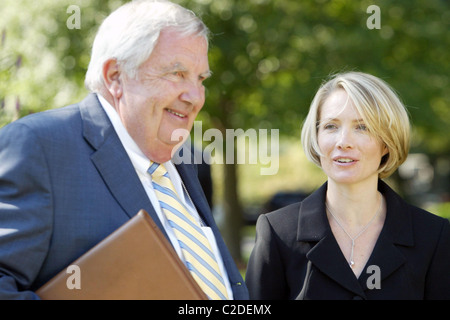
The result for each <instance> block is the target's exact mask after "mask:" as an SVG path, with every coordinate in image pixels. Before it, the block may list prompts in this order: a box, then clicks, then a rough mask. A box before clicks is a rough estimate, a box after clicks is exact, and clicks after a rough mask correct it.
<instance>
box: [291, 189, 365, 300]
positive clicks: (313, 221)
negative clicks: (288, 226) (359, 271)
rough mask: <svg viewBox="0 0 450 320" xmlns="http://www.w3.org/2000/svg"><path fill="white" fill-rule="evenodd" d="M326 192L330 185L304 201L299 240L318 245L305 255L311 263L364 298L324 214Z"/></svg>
mask: <svg viewBox="0 0 450 320" xmlns="http://www.w3.org/2000/svg"><path fill="white" fill-rule="evenodd" d="M326 191H327V183H325V184H324V185H322V187H320V188H319V189H318V190H317V191H315V192H314V193H313V194H311V195H310V196H309V197H308V198H306V199H305V200H304V201H303V202H302V205H301V207H300V217H299V225H298V231H297V240H298V241H307V242H317V244H316V245H314V246H313V247H312V248H311V250H310V251H309V252H308V253H307V254H306V257H307V258H308V259H309V261H311V263H312V264H313V265H314V266H315V267H316V268H318V269H319V270H320V271H321V272H323V273H324V274H326V275H327V276H328V277H330V278H331V279H333V280H334V281H336V282H337V283H339V284H340V285H341V286H343V287H344V288H346V289H347V290H349V291H352V292H353V293H355V294H357V295H359V296H362V297H365V294H364V291H363V288H362V287H361V285H360V284H359V282H358V280H357V279H356V277H355V275H354V274H353V272H352V270H351V269H350V267H349V265H348V263H347V261H346V259H345V257H344V255H343V254H342V252H341V249H340V248H339V245H338V243H337V241H336V239H335V238H334V236H333V234H332V232H331V228H330V226H329V223H328V220H327V217H326V211H325V197H326Z"/></svg>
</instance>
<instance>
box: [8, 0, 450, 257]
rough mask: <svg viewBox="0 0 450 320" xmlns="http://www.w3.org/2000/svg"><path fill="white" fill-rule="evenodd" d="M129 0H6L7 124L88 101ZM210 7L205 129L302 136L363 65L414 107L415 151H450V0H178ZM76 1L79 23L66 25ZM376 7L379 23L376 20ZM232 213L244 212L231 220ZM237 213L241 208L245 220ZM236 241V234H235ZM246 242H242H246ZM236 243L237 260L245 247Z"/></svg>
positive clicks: (232, 186) (231, 178) (206, 14)
mask: <svg viewBox="0 0 450 320" xmlns="http://www.w3.org/2000/svg"><path fill="white" fill-rule="evenodd" d="M124 2H125V1H119V0H117V1H112V0H110V1H99V0H97V1H88V0H59V1H54V0H40V1H31V0H3V1H2V5H1V6H0V16H1V19H0V35H1V39H0V40H1V42H0V126H2V125H3V124H5V123H7V122H8V121H11V120H13V119H15V118H17V117H20V116H24V115H26V114H29V113H32V112H37V111H41V110H44V109H48V108H54V107H60V106H62V105H66V104H70V103H73V102H76V101H79V100H80V99H81V98H83V97H84V96H85V95H86V93H87V92H86V90H85V89H84V85H83V81H84V74H85V71H86V68H87V65H88V63H89V55H90V48H91V43H92V41H93V36H94V34H95V31H96V30H97V28H98V26H99V25H100V23H101V21H102V20H103V18H104V17H105V16H106V15H107V14H109V13H110V12H111V11H112V10H113V9H114V8H116V7H118V6H119V5H121V4H122V3H124ZM176 2H178V3H180V4H182V5H184V6H186V7H188V8H190V9H191V10H193V11H194V12H196V13H198V14H200V15H201V17H202V18H203V20H204V21H205V22H206V24H207V25H208V26H209V27H210V29H211V31H212V33H213V38H212V41H211V50H210V65H211V69H212V70H213V73H214V75H213V77H212V78H211V79H210V80H208V82H207V83H206V85H207V89H208V90H207V101H206V105H205V108H204V109H203V111H202V115H201V118H202V119H203V120H204V130H206V129H207V127H208V126H211V127H217V128H221V129H222V130H224V129H227V128H243V129H247V128H267V129H271V128H275V129H279V130H280V131H279V132H280V135H282V136H283V135H285V136H298V137H299V134H300V128H301V123H302V121H303V119H304V117H305V115H306V113H307V111H308V108H309V104H310V102H311V99H312V97H313V95H314V93H315V92H316V90H317V89H318V86H319V85H320V83H321V82H322V80H323V79H325V78H326V77H327V76H328V75H330V74H331V73H334V72H339V71H343V70H360V71H363V72H368V73H372V74H374V75H376V76H378V77H381V78H383V79H385V80H386V81H387V82H388V83H390V84H391V85H392V86H393V87H394V88H395V89H396V90H397V91H398V93H399V95H400V96H401V98H402V99H403V101H404V102H405V104H406V105H407V106H408V109H409V111H410V114H411V118H412V121H413V124H414V130H415V136H414V144H413V149H416V150H421V151H424V152H427V153H429V154H447V155H448V154H449V153H450V135H449V134H448V132H447V131H448V128H449V126H450V107H449V106H450V103H449V101H450V90H448V86H449V85H450V59H449V54H448V50H449V48H450V32H449V27H450V2H449V1H447V0H415V1H409V0H380V1H375V0H361V1H354V0H176ZM70 5H76V6H78V7H79V8H80V13H81V25H80V29H69V28H68V27H67V25H66V22H67V19H68V18H69V17H70V15H71V13H67V8H68V7H69V6H70ZM370 5H377V6H378V7H379V8H380V19H381V20H380V26H381V28H380V29H369V28H368V27H367V25H366V22H367V19H368V18H369V17H370V16H371V13H367V8H368V7H369V6H370ZM225 168H226V169H225V170H226V172H225V174H224V179H225V187H224V191H225V192H224V194H225V197H226V199H225V201H224V202H225V204H228V205H231V207H230V208H228V213H227V214H226V217H228V218H230V221H232V223H231V224H230V226H231V227H230V228H229V229H231V230H232V231H233V232H234V233H231V234H230V235H229V236H227V237H228V238H229V239H234V238H236V237H237V238H239V234H238V233H236V232H238V230H239V229H240V228H239V224H240V223H241V222H242V221H241V220H240V219H239V217H240V216H241V209H240V206H239V196H238V193H237V191H236V185H237V184H238V180H237V174H236V167H235V166H225ZM233 217H234V218H233ZM236 217H237V218H236ZM230 241H231V240H230ZM237 246H238V243H237V242H236V244H233V245H232V247H237ZM232 251H234V255H235V257H237V258H238V255H239V253H238V251H239V250H238V248H236V249H235V250H233V248H232Z"/></svg>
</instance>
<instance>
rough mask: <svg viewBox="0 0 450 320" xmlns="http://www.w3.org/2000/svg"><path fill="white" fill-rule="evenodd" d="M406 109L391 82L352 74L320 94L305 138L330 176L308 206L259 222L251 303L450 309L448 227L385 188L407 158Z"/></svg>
mask: <svg viewBox="0 0 450 320" xmlns="http://www.w3.org/2000/svg"><path fill="white" fill-rule="evenodd" d="M409 141H410V123H409V118H408V114H407V112H406V110H405V107H404V106H403V104H402V103H401V101H400V100H399V98H398V97H397V95H396V94H395V93H394V91H393V90H392V89H391V88H390V87H389V85H388V84H386V83H385V82H384V81H382V80H380V79H378V78H376V77H374V76H371V75H369V74H364V73H359V72H349V73H343V74H338V75H335V76H333V77H332V78H331V79H330V80H328V81H327V82H325V83H324V84H323V85H322V86H321V87H320V89H319V90H318V92H317V94H316V96H315V97H314V100H313V102H312V104H311V108H310V111H309V114H308V116H307V118H306V120H305V122H304V126H303V130H302V144H303V148H304V150H305V152H306V155H307V157H308V158H309V159H310V160H311V161H312V162H314V163H315V164H317V165H318V166H319V167H321V168H322V170H323V171H324V172H325V174H326V175H327V177H328V179H327V182H326V183H325V184H324V185H323V186H322V187H320V188H319V189H318V190H317V191H315V192H314V193H313V194H311V195H310V196H309V197H308V198H306V199H305V200H304V201H302V202H300V203H296V204H293V205H290V206H287V207H285V208H282V209H280V210H278V211H275V212H272V213H268V214H265V215H261V216H260V217H259V219H258V222H257V237H256V244H255V247H254V250H253V252H252V255H251V257H250V261H249V265H248V269H247V275H246V282H247V286H248V288H249V291H250V297H251V298H252V299H352V298H353V299H450V276H449V270H450V226H449V222H448V220H445V219H443V218H440V217H437V216H434V215H432V214H431V213H429V212H426V211H424V210H422V209H419V208H417V207H414V206H412V205H409V204H407V203H406V202H405V201H404V200H403V199H401V197H400V196H399V195H398V194H396V193H395V192H394V191H393V190H392V189H391V188H390V187H389V186H388V185H387V184H386V183H385V182H383V181H382V179H384V178H386V177H388V176H389V175H391V174H392V173H393V172H394V171H395V170H396V169H397V168H398V167H399V166H400V165H401V164H402V163H403V162H404V161H405V159H406V157H407V154H408V151H409Z"/></svg>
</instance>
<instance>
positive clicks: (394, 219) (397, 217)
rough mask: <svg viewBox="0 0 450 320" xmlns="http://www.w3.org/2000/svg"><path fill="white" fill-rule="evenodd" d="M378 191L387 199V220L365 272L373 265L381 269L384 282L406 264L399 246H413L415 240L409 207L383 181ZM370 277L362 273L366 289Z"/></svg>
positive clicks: (368, 274)
mask: <svg viewBox="0 0 450 320" xmlns="http://www.w3.org/2000/svg"><path fill="white" fill-rule="evenodd" d="M378 189H379V191H380V192H381V193H382V194H383V195H384V197H385V199H386V205H387V211H386V220H385V222H384V226H383V229H382V230H381V233H380V236H379V237H378V240H377V243H376V244H375V247H374V249H373V252H372V255H371V256H370V258H369V260H368V262H367V264H366V266H365V268H364V270H367V268H368V266H371V265H373V266H377V267H379V270H380V273H381V278H380V280H381V281H382V280H383V279H385V278H387V277H388V276H389V275H391V274H392V273H393V272H395V271H396V270H397V269H398V268H399V267H401V266H402V265H403V264H404V263H405V262H406V259H405V257H404V255H403V254H402V253H401V252H400V250H399V249H398V247H397V246H398V245H400V246H413V245H414V239H413V229H412V219H411V215H410V213H409V209H408V205H407V204H406V203H405V202H404V201H403V200H402V199H401V198H400V197H399V196H398V195H397V194H396V193H395V192H394V191H393V190H392V189H391V188H390V187H389V186H388V185H387V184H386V183H384V182H383V181H381V180H380V181H379V187H378ZM370 276H371V274H370V273H366V272H363V273H361V276H360V277H359V282H360V283H361V285H362V286H363V287H364V288H367V279H368V277H370Z"/></svg>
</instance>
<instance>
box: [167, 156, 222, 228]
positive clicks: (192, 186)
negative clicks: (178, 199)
mask: <svg viewBox="0 0 450 320" xmlns="http://www.w3.org/2000/svg"><path fill="white" fill-rule="evenodd" d="M182 151H183V152H185V151H186V152H190V151H189V150H188V148H183V150H182ZM178 157H179V154H178V153H175V155H174V158H173V161H174V163H177V164H175V167H176V168H177V171H178V173H179V174H180V177H181V180H182V182H183V184H184V185H185V187H186V190H187V191H188V193H189V196H190V198H191V200H192V201H193V202H194V205H195V207H196V208H197V211H198V213H199V214H200V216H201V217H202V219H203V220H204V221H205V222H206V223H207V224H208V226H213V225H215V222H214V220H213V218H212V215H211V209H210V207H209V204H208V201H207V200H206V197H205V194H204V193H203V191H202V187H201V185H200V181H199V180H198V176H197V173H196V171H195V169H194V168H193V166H194V165H193V164H186V163H184V162H183V161H182V160H181V159H179V158H178ZM190 159H191V160H192V161H193V158H192V157H190Z"/></svg>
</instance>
